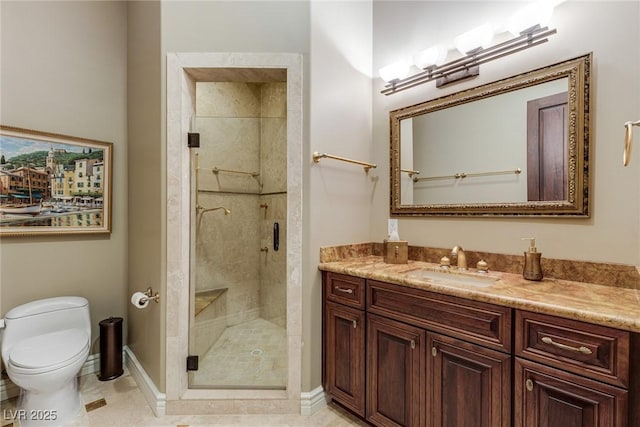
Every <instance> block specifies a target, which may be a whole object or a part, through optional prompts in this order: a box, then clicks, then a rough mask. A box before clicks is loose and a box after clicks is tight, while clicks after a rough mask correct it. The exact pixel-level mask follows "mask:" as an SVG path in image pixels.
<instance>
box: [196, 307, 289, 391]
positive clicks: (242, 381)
mask: <svg viewBox="0 0 640 427" xmlns="http://www.w3.org/2000/svg"><path fill="white" fill-rule="evenodd" d="M286 385H287V334H286V330H285V329H284V328H281V327H280V326H277V325H275V324H273V323H271V322H269V321H267V320H264V319H255V320H251V321H249V322H245V323H242V324H240V325H235V326H231V327H228V328H227V329H226V330H225V331H224V332H223V333H222V335H221V336H220V338H219V339H218V341H216V343H215V344H214V345H213V346H212V347H211V349H210V350H209V351H208V352H207V354H206V355H204V356H201V357H200V361H199V366H198V370H197V371H194V372H192V373H190V375H189V387H191V388H209V387H211V388H225V387H228V388H274V389H281V388H285V387H286Z"/></svg>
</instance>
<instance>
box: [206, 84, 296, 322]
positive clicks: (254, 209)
mask: <svg viewBox="0 0 640 427" xmlns="http://www.w3.org/2000/svg"><path fill="white" fill-rule="evenodd" d="M196 116H197V118H196V129H197V132H199V133H200V149H199V160H198V161H199V167H200V168H201V170H200V171H199V172H198V189H200V190H206V191H200V192H198V203H199V204H200V205H201V206H202V207H204V208H212V207H218V206H224V207H226V208H228V209H230V210H231V214H230V215H225V214H224V212H223V210H217V211H212V212H206V213H204V214H202V215H201V216H198V217H197V218H196V227H197V230H196V260H195V269H196V272H195V277H196V292H200V291H204V290H210V289H218V288H227V289H228V291H227V293H226V305H227V307H226V312H227V324H228V325H229V326H231V325H235V324H238V323H242V322H245V321H249V320H253V319H255V318H257V317H262V318H263V319H266V320H270V321H272V322H274V323H276V324H278V325H279V326H282V327H285V324H286V318H285V313H286V211H287V206H286V184H287V175H286V173H287V172H286V164H287V163H286V160H287V159H286V83H284V82H283V83H228V82H224V83H222V82H198V83H197V85H196ZM213 168H220V169H232V170H238V171H245V172H260V176H259V178H254V177H251V176H249V175H240V174H230V173H225V172H219V173H217V174H214V173H212V172H211V169H213ZM207 169H208V170H207ZM261 204H266V205H267V207H266V208H264V207H262V208H261V207H260V205H261ZM274 222H278V223H279V226H280V248H279V250H278V251H277V252H276V251H274V249H273V224H274ZM261 248H268V250H267V251H266V252H263V251H260V249H261Z"/></svg>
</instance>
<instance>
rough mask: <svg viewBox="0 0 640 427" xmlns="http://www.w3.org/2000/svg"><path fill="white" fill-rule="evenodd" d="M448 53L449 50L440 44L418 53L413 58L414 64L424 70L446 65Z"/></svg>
mask: <svg viewBox="0 0 640 427" xmlns="http://www.w3.org/2000/svg"><path fill="white" fill-rule="evenodd" d="M448 52H449V50H448V49H447V48H446V47H445V46H444V45H441V44H439V45H436V46H432V47H430V48H429V49H425V50H423V51H421V52H418V53H416V54H415V55H414V56H413V63H414V64H415V65H416V67H418V68H420V69H422V70H424V69H427V68H429V67H434V66H439V65H442V64H444V61H445V60H446V59H447V53H448Z"/></svg>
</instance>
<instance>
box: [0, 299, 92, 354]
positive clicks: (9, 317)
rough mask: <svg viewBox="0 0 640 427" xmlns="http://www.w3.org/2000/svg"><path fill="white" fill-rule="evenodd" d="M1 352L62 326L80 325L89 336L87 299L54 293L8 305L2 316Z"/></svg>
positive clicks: (74, 326)
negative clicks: (53, 294) (13, 305)
mask: <svg viewBox="0 0 640 427" xmlns="http://www.w3.org/2000/svg"><path fill="white" fill-rule="evenodd" d="M4 320H5V327H4V329H2V355H3V356H4V355H5V352H7V351H9V349H10V348H11V346H13V345H14V344H15V342H17V341H20V340H23V339H25V338H29V337H32V336H36V335H42V334H46V333H49V332H55V331H61V330H64V329H73V328H77V329H82V330H84V331H85V332H86V333H87V335H88V336H91V319H90V317H89V301H87V299H86V298H83V297H75V296H68V297H54V298H46V299H41V300H37V301H31V302H28V303H26V304H23V305H19V306H17V307H14V308H12V309H11V310H9V311H8V312H7V314H6V315H5V316H4Z"/></svg>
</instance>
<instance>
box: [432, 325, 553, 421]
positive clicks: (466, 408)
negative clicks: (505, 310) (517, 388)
mask: <svg viewBox="0 0 640 427" xmlns="http://www.w3.org/2000/svg"><path fill="white" fill-rule="evenodd" d="M427 373H428V375H430V378H428V383H427V396H428V403H427V414H428V418H429V420H430V421H429V424H428V425H430V426H431V427H457V426H461V427H509V426H510V425H511V356H510V355H509V354H505V353H501V352H498V351H495V350H490V349H487V348H484V347H480V346H477V345H474V344H470V343H467V342H465V341H461V340H456V339H454V338H450V337H447V336H442V335H437V334H427ZM559 427H560V426H559ZM562 427H565V426H562Z"/></svg>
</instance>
